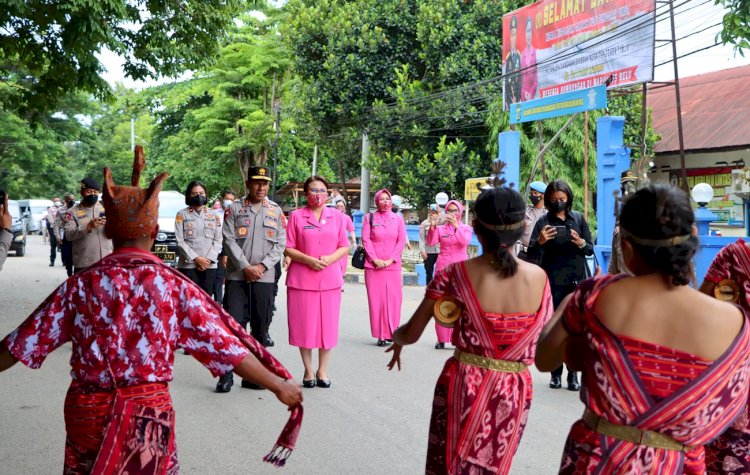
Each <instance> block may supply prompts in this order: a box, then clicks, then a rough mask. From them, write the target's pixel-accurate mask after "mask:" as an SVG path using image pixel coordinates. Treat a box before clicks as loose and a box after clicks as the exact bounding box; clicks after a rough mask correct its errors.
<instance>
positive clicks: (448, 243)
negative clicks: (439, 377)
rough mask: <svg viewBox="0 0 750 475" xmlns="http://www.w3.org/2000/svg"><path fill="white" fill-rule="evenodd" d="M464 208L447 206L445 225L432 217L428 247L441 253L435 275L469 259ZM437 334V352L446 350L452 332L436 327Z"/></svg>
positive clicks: (468, 230) (453, 202)
mask: <svg viewBox="0 0 750 475" xmlns="http://www.w3.org/2000/svg"><path fill="white" fill-rule="evenodd" d="M463 212H464V207H463V206H461V202H459V201H456V200H451V201H449V202H447V203H446V204H445V217H444V221H445V222H444V224H440V225H438V216H430V228H429V229H428V230H427V245H428V246H435V245H437V244H440V253H439V254H438V258H437V261H435V274H437V273H438V272H440V271H441V270H443V269H445V268H446V267H447V266H448V265H449V264H453V263H454V262H459V261H465V260H466V259H468V258H469V255H468V254H467V253H466V250H467V249H468V248H469V241H471V227H470V226H467V225H465V224H464V223H462V222H461V215H462V214H463ZM435 333H437V340H438V341H437V343H436V344H435V349H436V350H442V349H443V348H445V344H446V343H448V342H449V341H451V333H452V330H451V329H450V328H445V327H442V326H440V325H437V324H436V325H435Z"/></svg>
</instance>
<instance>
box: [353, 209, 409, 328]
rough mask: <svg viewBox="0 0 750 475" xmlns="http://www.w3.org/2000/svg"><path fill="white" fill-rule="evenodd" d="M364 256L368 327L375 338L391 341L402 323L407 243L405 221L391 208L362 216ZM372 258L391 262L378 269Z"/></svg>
mask: <svg viewBox="0 0 750 475" xmlns="http://www.w3.org/2000/svg"><path fill="white" fill-rule="evenodd" d="M362 244H363V245H364V248H365V251H366V252H367V259H365V286H366V288H367V302H368V305H369V307H370V330H371V332H372V336H373V337H374V338H377V339H378V340H392V339H393V332H394V331H395V330H396V328H398V326H399V323H401V302H402V300H403V295H402V290H401V287H402V282H401V253H402V252H403V251H404V246H405V245H406V224H405V223H404V219H403V218H402V217H401V216H399V215H397V214H396V213H394V212H393V211H390V210H389V211H385V212H383V211H378V212H376V213H372V227H370V215H369V214H368V215H365V216H364V219H363V221H362ZM373 259H380V260H383V261H385V260H389V259H393V264H391V265H389V266H388V267H385V268H383V269H378V268H376V267H375V264H373Z"/></svg>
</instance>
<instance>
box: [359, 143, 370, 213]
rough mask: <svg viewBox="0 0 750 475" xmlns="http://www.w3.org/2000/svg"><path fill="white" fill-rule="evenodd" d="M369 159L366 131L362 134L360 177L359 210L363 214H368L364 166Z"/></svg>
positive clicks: (368, 179)
mask: <svg viewBox="0 0 750 475" xmlns="http://www.w3.org/2000/svg"><path fill="white" fill-rule="evenodd" d="M368 158H370V140H369V139H368V138H367V131H365V132H363V133H362V173H361V175H360V178H361V179H360V192H359V210H360V211H362V213H363V214H367V213H369V212H370V172H369V170H367V167H366V166H365V164H366V163H367V159H368Z"/></svg>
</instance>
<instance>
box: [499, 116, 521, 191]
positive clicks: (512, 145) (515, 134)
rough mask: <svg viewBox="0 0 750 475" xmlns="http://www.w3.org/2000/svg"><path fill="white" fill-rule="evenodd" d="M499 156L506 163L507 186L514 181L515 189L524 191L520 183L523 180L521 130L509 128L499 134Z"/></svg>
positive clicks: (504, 174)
mask: <svg viewBox="0 0 750 475" xmlns="http://www.w3.org/2000/svg"><path fill="white" fill-rule="evenodd" d="M497 158H498V159H499V160H502V161H503V162H505V163H506V165H505V172H504V173H503V176H504V177H505V181H506V186H510V184H511V183H513V189H514V190H516V191H518V192H519V193H522V192H523V191H522V190H521V186H520V184H519V181H520V180H521V132H519V131H517V130H509V131H507V132H501V133H500V134H498V136H497Z"/></svg>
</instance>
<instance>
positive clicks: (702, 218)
mask: <svg viewBox="0 0 750 475" xmlns="http://www.w3.org/2000/svg"><path fill="white" fill-rule="evenodd" d="M718 218H719V217H718V216H716V215H715V214H713V213H712V212H711V210H710V209H708V208H706V207H705V206H699V207H698V209H696V210H695V227H696V228H698V238H699V239H701V238H703V236H708V235H709V233H710V229H709V224H710V223H711V222H712V221H716V220H717V219H718Z"/></svg>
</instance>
